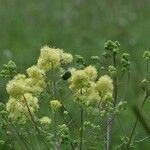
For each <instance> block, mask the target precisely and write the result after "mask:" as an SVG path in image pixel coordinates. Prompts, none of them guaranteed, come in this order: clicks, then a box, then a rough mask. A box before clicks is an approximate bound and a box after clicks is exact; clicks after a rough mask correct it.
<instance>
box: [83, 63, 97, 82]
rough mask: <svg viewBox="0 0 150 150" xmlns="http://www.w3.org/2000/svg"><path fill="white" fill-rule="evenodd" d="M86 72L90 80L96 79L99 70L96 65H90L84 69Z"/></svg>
mask: <svg viewBox="0 0 150 150" xmlns="http://www.w3.org/2000/svg"><path fill="white" fill-rule="evenodd" d="M84 72H85V73H86V74H87V75H88V77H89V79H90V80H92V81H93V80H95V79H96V78H97V70H96V68H95V67H94V66H91V65H90V66H88V67H86V68H85V69H84Z"/></svg>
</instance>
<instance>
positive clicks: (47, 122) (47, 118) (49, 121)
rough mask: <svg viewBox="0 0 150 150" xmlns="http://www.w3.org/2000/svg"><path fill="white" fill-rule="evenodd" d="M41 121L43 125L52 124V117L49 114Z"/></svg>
mask: <svg viewBox="0 0 150 150" xmlns="http://www.w3.org/2000/svg"><path fill="white" fill-rule="evenodd" d="M39 122H40V123H41V124H43V125H49V124H51V119H50V118H49V117H47V116H44V117H42V118H41V119H40V120H39Z"/></svg>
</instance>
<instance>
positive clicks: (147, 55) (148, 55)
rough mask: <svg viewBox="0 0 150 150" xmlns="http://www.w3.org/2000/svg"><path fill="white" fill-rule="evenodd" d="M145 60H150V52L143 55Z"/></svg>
mask: <svg viewBox="0 0 150 150" xmlns="http://www.w3.org/2000/svg"><path fill="white" fill-rule="evenodd" d="M143 58H144V59H145V60H149V59H150V51H145V52H144V54H143Z"/></svg>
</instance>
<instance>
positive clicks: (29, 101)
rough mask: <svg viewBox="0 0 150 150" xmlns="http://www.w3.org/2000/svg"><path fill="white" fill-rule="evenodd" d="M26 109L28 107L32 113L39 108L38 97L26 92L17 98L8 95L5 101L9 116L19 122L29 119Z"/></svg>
mask: <svg viewBox="0 0 150 150" xmlns="http://www.w3.org/2000/svg"><path fill="white" fill-rule="evenodd" d="M28 109H30V112H31V113H32V115H33V114H34V113H35V112H36V111H37V110H38V109H39V104H38V99H37V98H36V97H33V96H32V94H30V93H26V94H24V96H22V97H20V98H18V99H15V98H13V97H10V98H9V101H8V102H7V103H6V111H7V112H8V113H9V117H10V118H11V119H12V120H13V121H16V122H18V123H21V124H23V123H26V121H27V120H29V119H30V114H29V111H28Z"/></svg>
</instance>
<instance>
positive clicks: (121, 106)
mask: <svg viewBox="0 0 150 150" xmlns="http://www.w3.org/2000/svg"><path fill="white" fill-rule="evenodd" d="M126 105H127V102H126V101H120V102H119V103H118V105H117V106H116V107H115V111H114V113H115V114H120V113H121V112H122V111H124V110H125V109H126Z"/></svg>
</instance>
